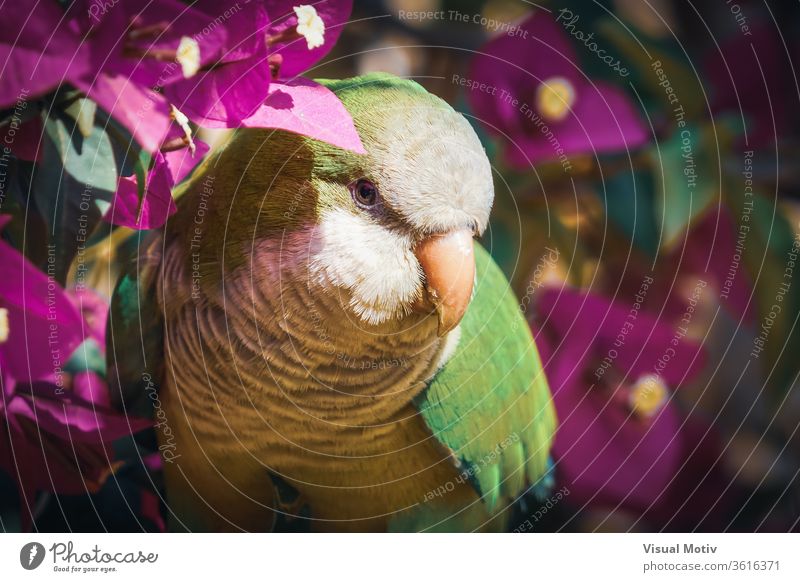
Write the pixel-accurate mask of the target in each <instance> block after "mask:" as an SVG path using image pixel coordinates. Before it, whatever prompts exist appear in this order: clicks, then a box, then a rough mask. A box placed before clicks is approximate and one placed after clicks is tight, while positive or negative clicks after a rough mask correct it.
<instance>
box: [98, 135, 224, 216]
mask: <svg viewBox="0 0 800 582" xmlns="http://www.w3.org/2000/svg"><path fill="white" fill-rule="evenodd" d="M180 135H181V131H180V130H179V129H177V128H176V126H175V125H173V126H172V128H171V129H170V132H169V133H168V137H167V142H170V141H173V140H175V139H179V136H180ZM208 150H209V147H208V145H207V144H205V143H203V142H202V141H200V140H197V139H194V140H192V147H188V146H185V147H180V148H178V149H175V150H172V151H168V152H163V153H162V152H160V151H159V152H156V153H155V154H154V156H153V162H152V166H151V168H150V169H149V171H148V172H147V182H146V186H145V188H144V193H143V197H140V195H139V182H138V179H137V177H136V175H132V176H120V178H119V182H118V184H117V192H116V194H115V195H114V200H113V201H112V203H111V206H110V207H109V209H108V210H107V211H106V214H105V215H104V216H103V218H104V219H105V220H106V221H107V222H110V223H112V224H116V225H119V226H127V227H128V228H134V229H137V230H145V229H151V228H159V227H161V226H163V225H164V223H165V222H166V221H167V218H169V217H170V216H172V215H173V214H175V212H176V211H177V206H175V202H174V201H173V199H172V189H173V187H174V186H175V184H177V183H179V182H180V181H181V180H183V179H184V178H185V177H186V176H187V175H188V174H189V173H190V172H191V171H192V169H193V168H194V167H195V166H196V165H197V164H198V162H199V161H200V160H201V159H202V158H203V156H204V155H205V154H206V153H207V152H208Z"/></svg>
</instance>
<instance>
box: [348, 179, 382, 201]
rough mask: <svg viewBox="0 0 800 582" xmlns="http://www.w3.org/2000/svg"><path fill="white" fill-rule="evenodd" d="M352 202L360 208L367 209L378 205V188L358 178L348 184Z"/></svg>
mask: <svg viewBox="0 0 800 582" xmlns="http://www.w3.org/2000/svg"><path fill="white" fill-rule="evenodd" d="M350 192H351V193H352V195H353V200H355V201H356V204H358V205H359V206H361V207H362V208H369V207H371V206H375V205H376V204H377V203H378V188H377V187H376V186H375V184H373V183H372V182H370V181H369V180H367V179H366V178H359V179H358V180H356V181H355V182H353V183H352V184H350Z"/></svg>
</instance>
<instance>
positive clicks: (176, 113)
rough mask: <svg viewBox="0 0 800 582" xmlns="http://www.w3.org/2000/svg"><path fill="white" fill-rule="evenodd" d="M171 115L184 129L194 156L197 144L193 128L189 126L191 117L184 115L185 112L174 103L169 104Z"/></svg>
mask: <svg viewBox="0 0 800 582" xmlns="http://www.w3.org/2000/svg"><path fill="white" fill-rule="evenodd" d="M169 115H170V117H172V119H173V120H174V121H175V123H177V124H178V127H180V128H181V129H182V130H183V133H184V135H185V136H186V139H187V140H188V142H189V149H190V150H191V152H192V156H194V152H195V145H194V139H192V128H191V126H189V118H188V117H186V115H184V113H183V112H182V111H181V110H180V109H178V108H177V107H175V106H174V105H170V106H169Z"/></svg>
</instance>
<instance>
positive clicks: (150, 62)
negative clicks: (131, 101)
mask: <svg viewBox="0 0 800 582" xmlns="http://www.w3.org/2000/svg"><path fill="white" fill-rule="evenodd" d="M87 20H88V24H89V28H90V30H91V33H90V34H89V36H88V38H89V48H90V52H91V54H92V64H93V70H94V71H103V72H104V73H107V74H110V75H115V76H120V77H124V78H126V79H129V80H131V81H132V82H134V83H136V84H137V85H140V86H142V87H158V88H163V87H164V86H166V85H168V84H170V83H172V82H174V81H178V80H180V79H183V78H186V77H190V76H193V75H194V74H195V73H196V72H197V70H198V69H199V68H200V67H202V66H205V65H206V64H209V63H211V62H212V61H213V60H214V59H215V57H216V55H217V53H218V52H219V50H220V48H221V47H222V46H223V44H224V43H225V38H226V28H225V25H221V26H220V25H214V22H213V19H211V18H209V16H208V15H207V14H205V13H204V12H201V11H200V10H196V9H195V8H194V7H190V6H188V5H186V4H184V3H182V2H179V1H178V0H151V1H149V2H138V1H137V0H119V2H117V3H116V4H115V5H114V6H111V7H109V8H107V9H106V10H105V11H103V12H102V14H101V16H100V17H99V18H96V17H90V18H88V19H87Z"/></svg>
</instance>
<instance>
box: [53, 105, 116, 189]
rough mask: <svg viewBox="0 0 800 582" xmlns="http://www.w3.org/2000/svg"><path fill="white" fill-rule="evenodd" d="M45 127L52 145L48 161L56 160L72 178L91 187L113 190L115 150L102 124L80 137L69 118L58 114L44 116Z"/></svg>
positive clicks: (54, 161) (114, 186)
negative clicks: (87, 134)
mask: <svg viewBox="0 0 800 582" xmlns="http://www.w3.org/2000/svg"><path fill="white" fill-rule="evenodd" d="M44 128H45V133H46V134H47V136H48V137H49V138H50V139H49V140H48V141H49V142H50V143H51V144H52V145H53V149H52V151H51V152H50V153H51V159H50V163H57V164H58V165H59V166H61V167H62V168H63V170H64V171H65V172H66V173H68V174H69V175H70V176H71V177H72V178H74V179H75V180H77V181H78V182H81V183H83V184H86V185H87V186H89V187H90V188H93V189H94V188H96V189H99V190H105V191H107V192H114V191H115V190H116V188H117V169H116V164H115V163H114V152H113V150H112V148H111V140H110V139H109V137H108V134H107V133H106V132H105V131H104V130H103V128H101V127H95V128H94V130H93V131H92V132H91V133H90V135H89V136H88V137H83V135H82V134H81V132H80V131H78V128H77V123H76V122H75V121H74V120H73V119H72V118H70V117H68V116H66V115H58V114H56V115H55V116H47V117H45V120H44ZM53 158H55V159H53Z"/></svg>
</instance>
